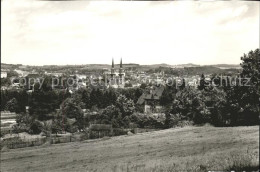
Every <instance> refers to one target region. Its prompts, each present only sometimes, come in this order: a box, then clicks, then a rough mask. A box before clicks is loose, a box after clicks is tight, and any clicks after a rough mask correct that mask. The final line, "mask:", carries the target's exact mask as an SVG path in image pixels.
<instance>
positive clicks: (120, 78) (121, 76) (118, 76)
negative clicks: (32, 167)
mask: <svg viewBox="0 0 260 172" xmlns="http://www.w3.org/2000/svg"><path fill="white" fill-rule="evenodd" d="M106 77H107V78H108V85H109V87H112V88H124V86H125V72H124V69H123V64H122V58H121V60H120V65H119V69H116V68H115V65H114V59H112V66H111V70H110V72H109V73H106Z"/></svg>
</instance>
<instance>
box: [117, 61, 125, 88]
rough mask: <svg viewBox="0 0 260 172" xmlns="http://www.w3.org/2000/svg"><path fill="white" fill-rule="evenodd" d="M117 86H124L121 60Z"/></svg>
mask: <svg viewBox="0 0 260 172" xmlns="http://www.w3.org/2000/svg"><path fill="white" fill-rule="evenodd" d="M118 75H119V84H120V85H123V84H124V76H125V74H124V71H123V64H122V58H121V60H120V68H119V74H118Z"/></svg>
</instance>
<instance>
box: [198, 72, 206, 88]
mask: <svg viewBox="0 0 260 172" xmlns="http://www.w3.org/2000/svg"><path fill="white" fill-rule="evenodd" d="M205 84H206V82H205V76H204V74H201V77H200V83H199V85H198V89H199V90H203V89H205V87H206V85H205Z"/></svg>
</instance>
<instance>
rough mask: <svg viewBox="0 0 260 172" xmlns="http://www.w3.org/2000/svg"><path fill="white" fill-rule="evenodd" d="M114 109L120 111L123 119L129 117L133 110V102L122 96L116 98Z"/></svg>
mask: <svg viewBox="0 0 260 172" xmlns="http://www.w3.org/2000/svg"><path fill="white" fill-rule="evenodd" d="M116 107H118V108H119V109H120V111H121V113H122V116H123V117H125V116H129V115H131V114H132V113H133V112H134V110H135V106H134V102H133V100H131V99H127V98H126V97H125V96H124V95H120V96H119V97H118V98H117V100H116Z"/></svg>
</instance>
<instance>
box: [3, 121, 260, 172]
mask: <svg viewBox="0 0 260 172" xmlns="http://www.w3.org/2000/svg"><path fill="white" fill-rule="evenodd" d="M258 166H259V126H253V127H229V128H215V127H210V126H204V127H184V128H176V129H168V130H161V131H154V132H150V133H140V134H137V135H128V136H118V137H113V138H103V139H97V140H86V141H83V142H73V143H66V144H57V145H49V146H46V145H45V146H40V147H31V148H21V149H13V150H6V151H4V152H1V171H2V172H4V171H147V172H148V171H149V172H150V171H206V170H229V171H230V170H233V169H234V170H238V171H242V170H248V171H252V170H255V171H256V170H257V169H258Z"/></svg>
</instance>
